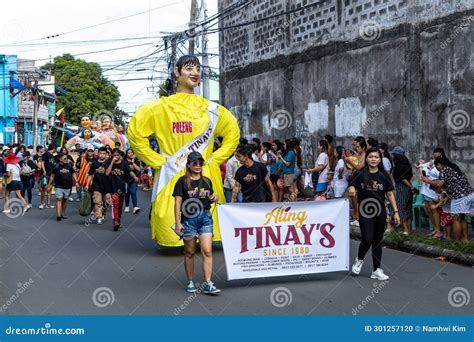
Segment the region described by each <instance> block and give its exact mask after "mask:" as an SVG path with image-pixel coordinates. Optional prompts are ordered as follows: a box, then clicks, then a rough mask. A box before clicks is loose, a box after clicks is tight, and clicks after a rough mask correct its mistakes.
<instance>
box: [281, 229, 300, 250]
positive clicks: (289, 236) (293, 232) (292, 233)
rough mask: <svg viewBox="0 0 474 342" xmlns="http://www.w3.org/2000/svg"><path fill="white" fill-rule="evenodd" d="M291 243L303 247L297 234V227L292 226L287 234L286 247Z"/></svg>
mask: <svg viewBox="0 0 474 342" xmlns="http://www.w3.org/2000/svg"><path fill="white" fill-rule="evenodd" d="M290 241H293V244H294V245H301V241H300V238H299V237H298V233H297V232H296V228H295V226H293V225H291V226H288V232H287V233H286V238H285V242H284V243H283V244H284V245H288V243H289V242H290Z"/></svg>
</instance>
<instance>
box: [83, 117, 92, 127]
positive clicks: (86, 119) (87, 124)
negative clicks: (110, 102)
mask: <svg viewBox="0 0 474 342" xmlns="http://www.w3.org/2000/svg"><path fill="white" fill-rule="evenodd" d="M91 125H92V121H91V119H90V118H89V117H88V116H83V117H82V118H81V126H82V128H90V127H91Z"/></svg>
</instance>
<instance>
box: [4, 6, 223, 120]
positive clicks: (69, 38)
mask: <svg viewBox="0 0 474 342" xmlns="http://www.w3.org/2000/svg"><path fill="white" fill-rule="evenodd" d="M198 3H199V4H200V3H201V0H198ZM190 5H191V0H137V1H131V0H100V1H99V0H94V1H92V0H81V1H64V0H61V1H59V0H41V1H31V0H25V1H2V4H1V8H2V9H1V11H0V54H16V55H17V56H18V58H25V59H34V60H36V61H37V62H36V66H41V65H43V64H45V63H46V62H48V61H49V59H50V58H54V57H55V56H58V55H62V54H63V53H71V54H72V55H77V54H83V53H89V52H93V51H100V50H106V49H113V48H121V47H127V46H132V45H140V46H135V47H130V48H125V49H117V50H114V51H107V52H99V53H93V54H85V55H80V56H77V58H82V59H85V60H86V61H90V62H99V63H101V64H102V65H103V68H104V69H107V68H109V67H111V66H114V65H117V64H119V63H122V62H125V61H127V60H130V59H134V58H138V57H143V56H146V55H148V54H150V53H152V52H153V51H155V50H157V49H158V48H159V47H155V46H156V45H157V44H162V43H163V40H162V39H161V38H158V37H157V36H160V35H162V32H175V31H182V30H184V29H186V28H187V25H188V22H189V16H190ZM159 7H161V8H159ZM207 7H208V15H209V16H210V15H213V14H215V13H217V0H207ZM156 8H158V9H156ZM139 12H145V13H143V14H140V15H136V16H133V17H130V18H124V19H122V20H117V21H114V22H111V23H107V24H104V25H100V26H97V27H93V28H87V27H88V26H93V25H96V24H100V23H103V22H106V21H111V20H114V19H119V18H122V17H126V16H130V15H133V14H136V13H139ZM83 28H85V29H83ZM81 29H82V30H81ZM75 30H78V31H77V32H71V33H69V32H70V31H75ZM62 33H66V34H64V35H62V36H59V37H56V38H51V39H40V38H44V37H47V36H52V35H56V34H62ZM130 37H146V38H148V37H152V38H151V39H137V40H125V41H124V40H122V41H114V42H90V41H91V40H105V39H121V38H130ZM153 37H156V38H153ZM74 41H88V42H81V43H77V44H76V43H75V44H72V43H71V42H74ZM61 42H62V43H63V44H56V43H61ZM18 43H20V44H21V45H20V44H18ZM46 43H48V45H46ZM49 43H55V44H49ZM27 44H42V45H27ZM13 45H15V46H13ZM186 47H187V43H186ZM160 50H162V49H160ZM200 50H201V44H199V47H198V48H197V51H198V52H199V51H200ZM183 52H184V51H183ZM209 52H212V53H216V54H217V53H218V37H217V34H213V35H211V36H209ZM165 56H166V55H165V52H164V51H161V52H159V53H158V54H155V55H153V57H161V58H158V62H157V60H156V59H146V60H141V61H140V62H139V64H136V65H135V63H131V64H127V65H124V66H123V67H121V68H119V69H116V70H113V71H109V72H107V73H105V75H106V76H107V77H108V79H109V80H120V79H136V78H146V77H150V76H151V75H152V73H153V71H152V69H153V66H154V65H155V63H156V62H157V64H156V66H155V67H154V69H155V70H158V72H157V71H155V72H154V73H153V76H154V78H158V77H165V76H166V74H165V73H161V74H160V72H159V71H160V70H165V69H166V68H167V63H166V61H165ZM150 57H151V56H150ZM210 65H211V67H216V68H217V67H218V66H219V61H218V57H214V58H211V59H210ZM143 69H146V70H143ZM137 70H139V71H137ZM161 81H162V80H160V79H156V81H155V82H150V81H147V80H137V81H121V82H114V83H115V84H116V85H117V86H118V87H119V90H120V93H121V97H120V102H119V107H120V108H122V109H123V110H125V111H127V112H133V111H134V110H135V109H137V108H138V107H139V106H140V105H141V104H143V103H146V102H147V101H149V100H151V99H153V98H154V95H153V94H152V93H151V92H150V91H151V86H152V85H153V84H154V85H155V86H156V85H157V84H158V83H159V82H161Z"/></svg>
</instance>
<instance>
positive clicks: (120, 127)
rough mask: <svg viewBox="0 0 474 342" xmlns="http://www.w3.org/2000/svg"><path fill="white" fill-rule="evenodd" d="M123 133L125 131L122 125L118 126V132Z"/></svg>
mask: <svg viewBox="0 0 474 342" xmlns="http://www.w3.org/2000/svg"><path fill="white" fill-rule="evenodd" d="M123 131H124V129H123V126H122V125H118V126H117V132H119V133H123Z"/></svg>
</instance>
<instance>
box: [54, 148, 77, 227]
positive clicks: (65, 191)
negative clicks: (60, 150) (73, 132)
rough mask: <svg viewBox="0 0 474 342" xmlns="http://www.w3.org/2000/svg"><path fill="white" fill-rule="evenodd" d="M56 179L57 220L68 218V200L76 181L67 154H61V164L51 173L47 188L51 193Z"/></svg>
mask: <svg viewBox="0 0 474 342" xmlns="http://www.w3.org/2000/svg"><path fill="white" fill-rule="evenodd" d="M53 181H54V187H55V192H56V214H57V215H56V220H58V221H61V219H66V218H67V216H66V215H65V213H66V208H67V200H68V198H69V196H71V189H72V186H73V185H74V184H75V183H76V175H75V174H74V169H73V167H72V165H71V164H70V163H69V161H68V157H67V155H66V154H60V155H59V165H58V166H56V167H55V168H54V169H53V170H52V171H51V174H50V177H49V183H48V187H47V190H48V192H49V193H51V187H52V184H53Z"/></svg>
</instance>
